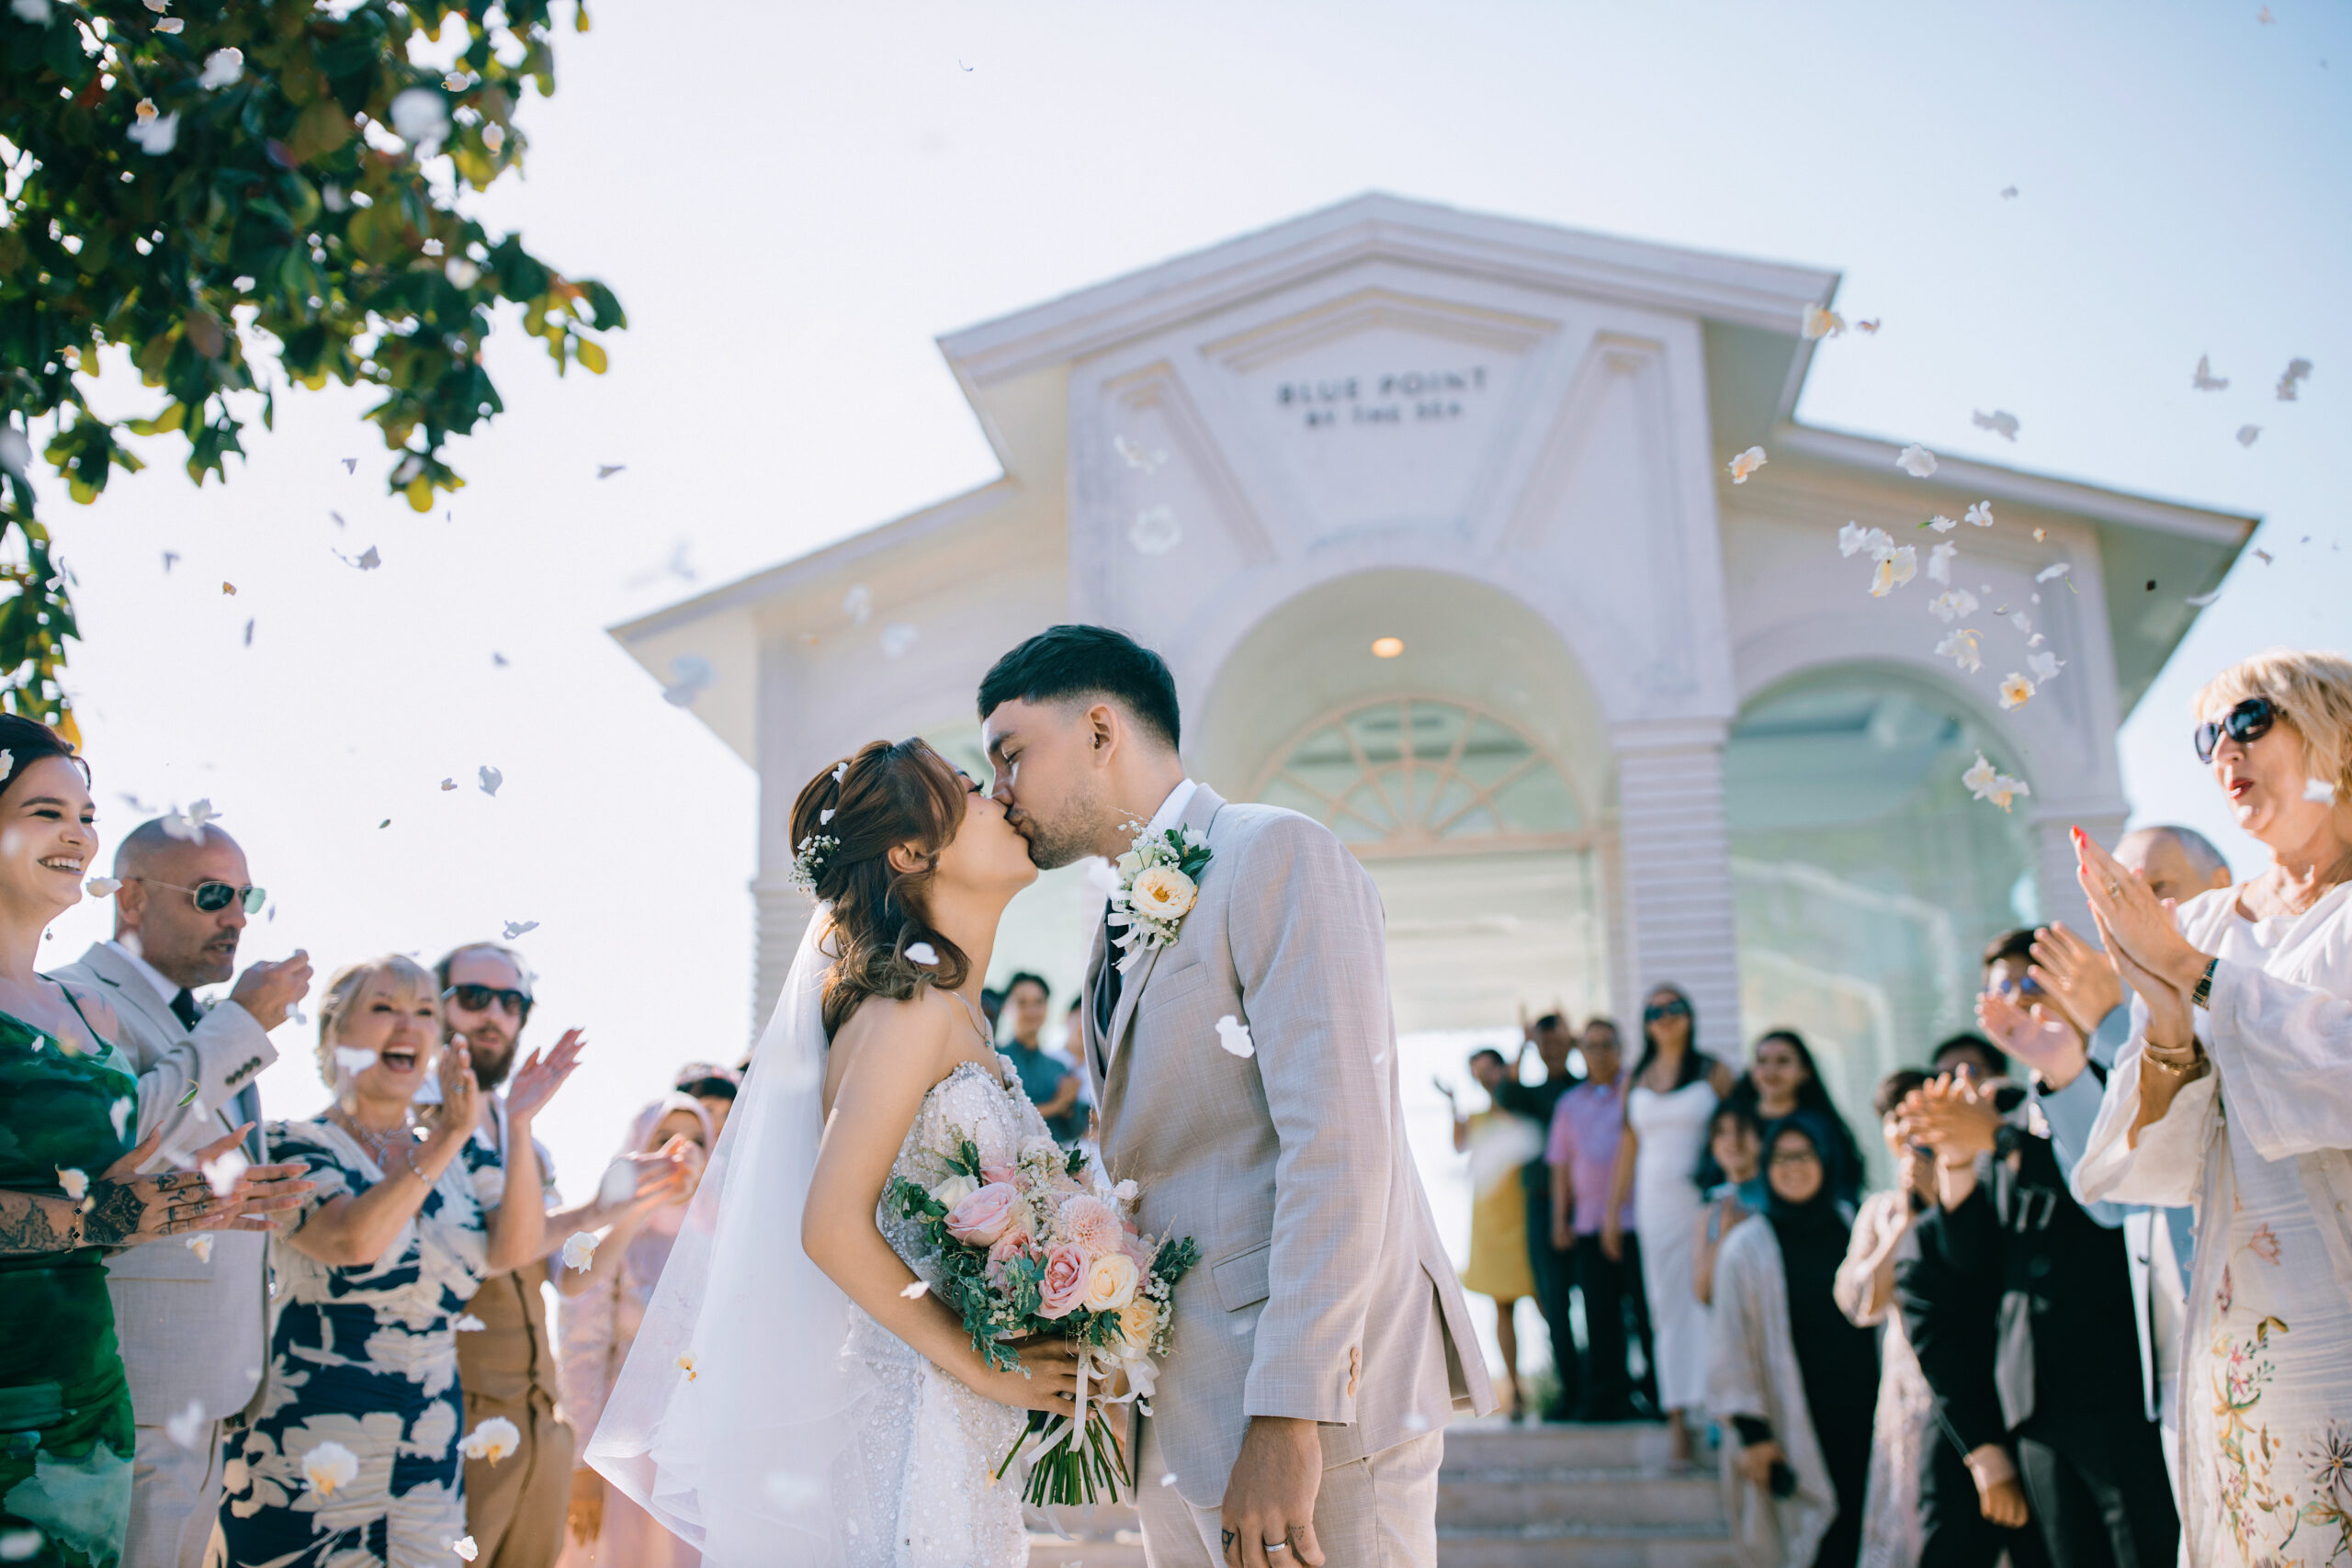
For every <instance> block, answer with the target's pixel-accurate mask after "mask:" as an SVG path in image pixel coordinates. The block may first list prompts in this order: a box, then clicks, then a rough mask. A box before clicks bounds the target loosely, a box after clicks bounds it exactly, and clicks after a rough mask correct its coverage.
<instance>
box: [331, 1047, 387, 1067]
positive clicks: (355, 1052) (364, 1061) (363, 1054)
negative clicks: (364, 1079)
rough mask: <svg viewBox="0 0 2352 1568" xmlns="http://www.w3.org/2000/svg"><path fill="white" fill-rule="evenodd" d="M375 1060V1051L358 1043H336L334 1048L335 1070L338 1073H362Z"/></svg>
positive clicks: (374, 1063)
mask: <svg viewBox="0 0 2352 1568" xmlns="http://www.w3.org/2000/svg"><path fill="white" fill-rule="evenodd" d="M376 1062H377V1056H376V1053H375V1052H373V1051H369V1050H367V1049H365V1048H364V1047H361V1046H358V1045H338V1046H336V1047H335V1048H334V1065H335V1070H336V1071H337V1072H339V1073H364V1072H366V1071H367V1070H368V1068H370V1067H372V1066H375V1065H376Z"/></svg>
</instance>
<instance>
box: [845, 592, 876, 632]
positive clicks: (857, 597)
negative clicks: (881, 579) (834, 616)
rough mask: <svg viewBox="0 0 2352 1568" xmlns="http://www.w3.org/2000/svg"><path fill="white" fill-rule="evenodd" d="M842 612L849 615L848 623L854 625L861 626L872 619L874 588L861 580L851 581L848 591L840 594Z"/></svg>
mask: <svg viewBox="0 0 2352 1568" xmlns="http://www.w3.org/2000/svg"><path fill="white" fill-rule="evenodd" d="M842 615H847V616H848V617H849V624H850V625H851V626H864V625H865V623H866V622H868V621H870V620H872V619H873V618H874V590H872V589H871V588H868V587H867V586H865V584H864V583H863V582H854V583H852V584H851V585H850V590H849V592H846V593H844V594H842Z"/></svg>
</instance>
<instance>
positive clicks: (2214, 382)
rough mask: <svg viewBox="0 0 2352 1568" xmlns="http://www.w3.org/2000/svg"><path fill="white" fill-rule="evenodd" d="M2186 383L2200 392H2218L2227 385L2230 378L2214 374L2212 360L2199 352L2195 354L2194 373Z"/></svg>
mask: <svg viewBox="0 0 2352 1568" xmlns="http://www.w3.org/2000/svg"><path fill="white" fill-rule="evenodd" d="M2188 384H2189V385H2190V386H2191V387H2194V388H2195V389H2197V390H2199V391H2200V392H2218V391H2221V390H2222V389H2225V388H2227V387H2228V386H2229V384H2230V378H2228V377H2227V376H2216V375H2214V374H2213V362H2212V360H2211V358H2210V357H2209V356H2207V355H2202V354H2200V355H2198V356H2197V371H2196V374H2195V375H2193V376H2191V377H2190V378H2189V379H2188Z"/></svg>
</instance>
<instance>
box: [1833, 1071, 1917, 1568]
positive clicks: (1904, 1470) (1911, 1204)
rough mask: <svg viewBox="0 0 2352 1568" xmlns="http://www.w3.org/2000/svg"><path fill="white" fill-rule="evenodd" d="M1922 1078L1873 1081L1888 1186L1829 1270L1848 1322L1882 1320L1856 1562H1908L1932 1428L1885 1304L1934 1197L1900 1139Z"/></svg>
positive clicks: (1899, 1075) (1864, 1210)
mask: <svg viewBox="0 0 2352 1568" xmlns="http://www.w3.org/2000/svg"><path fill="white" fill-rule="evenodd" d="M1927 1081H1928V1075H1927V1074H1925V1073H1923V1072H1920V1071H1918V1070H1917V1068H1914V1067H1904V1068H1900V1069H1898V1070H1897V1071H1895V1072H1892V1073H1889V1074H1888V1075H1887V1076H1886V1077H1884V1078H1883V1079H1881V1080H1880V1081H1879V1086H1878V1092H1877V1093H1876V1094H1874V1095H1872V1096H1871V1109H1873V1110H1875V1111H1877V1112H1878V1117H1879V1134H1880V1136H1882V1137H1883V1138H1884V1139H1885V1140H1886V1150H1887V1153H1888V1154H1889V1155H1891V1156H1894V1187H1893V1188H1891V1189H1890V1190H1886V1191H1883V1192H1873V1193H1871V1195H1870V1196H1869V1197H1868V1198H1865V1199H1864V1200H1862V1206H1861V1210H1860V1213H1857V1214H1856V1215H1855V1217H1854V1234H1853V1238H1852V1239H1851V1240H1850V1241H1849V1243H1848V1244H1847V1247H1846V1261H1845V1262H1844V1263H1843V1264H1842V1265H1840V1266H1839V1268H1838V1310H1839V1311H1841V1312H1843V1313H1844V1314H1846V1316H1847V1317H1848V1319H1849V1320H1850V1321H1851V1322H1852V1323H1854V1324H1855V1325H1856V1326H1858V1327H1863V1328H1869V1327H1873V1326H1875V1325H1879V1324H1882V1323H1883V1324H1884V1325H1886V1329H1885V1332H1884V1334H1883V1337H1881V1338H1880V1340H1879V1377H1878V1415H1877V1417H1876V1419H1875V1421H1874V1422H1873V1423H1872V1425H1871V1465H1870V1485H1869V1489H1868V1492H1867V1495H1866V1498H1865V1501H1864V1503H1863V1506H1862V1542H1861V1568H1916V1565H1917V1562H1919V1558H1920V1553H1921V1551H1922V1539H1923V1530H1922V1519H1921V1514H1920V1509H1919V1475H1920V1471H1921V1469H1922V1468H1923V1467H1924V1466H1925V1465H1926V1464H1927V1463H1928V1458H1929V1445H1930V1444H1932V1443H1937V1442H1939V1441H1940V1436H1939V1433H1938V1432H1937V1431H1936V1429H1935V1419H1936V1402H1935V1395H1934V1394H1933V1393H1930V1392H1929V1390H1928V1381H1927V1379H1926V1378H1925V1377H1923V1376H1921V1375H1920V1372H1919V1359H1918V1358H1917V1356H1916V1355H1914V1354H1913V1353H1912V1350H1911V1341H1910V1338H1909V1337H1908V1336H1906V1335H1905V1333H1904V1331H1903V1314H1901V1313H1899V1312H1896V1311H1895V1310H1894V1271H1895V1269H1896V1267H1897V1265H1898V1264H1900V1263H1902V1262H1904V1261H1905V1260H1906V1259H1908V1258H1914V1257H1917V1254H1918V1250H1919V1248H1918V1244H1917V1238H1916V1237H1915V1236H1914V1235H1913V1234H1912V1222H1913V1221H1915V1220H1917V1218H1918V1216H1919V1215H1920V1214H1922V1213H1925V1212H1926V1211H1927V1209H1928V1206H1929V1205H1930V1204H1932V1203H1934V1202H1935V1201H1936V1168H1935V1161H1934V1159H1933V1157H1932V1156H1928V1155H1926V1154H1923V1153H1922V1152H1921V1151H1920V1150H1919V1149H1917V1148H1916V1147H1914V1146H1913V1145H1911V1144H1910V1143H1909V1142H1908V1141H1906V1140H1905V1138H1904V1136H1903V1127H1902V1122H1901V1119H1900V1117H1899V1115H1898V1114H1897V1113H1898V1111H1900V1110H1901V1107H1902V1104H1903V1100H1904V1097H1905V1096H1906V1095H1908V1094H1909V1093H1910V1092H1911V1091H1912V1090H1913V1089H1917V1088H1918V1087H1919V1086H1920V1085H1922V1084H1924V1083H1926V1082H1927Z"/></svg>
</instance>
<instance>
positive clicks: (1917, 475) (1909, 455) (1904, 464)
mask: <svg viewBox="0 0 2352 1568" xmlns="http://www.w3.org/2000/svg"><path fill="white" fill-rule="evenodd" d="M1894 466H1895V467H1896V468H1901V469H1902V470H1903V471H1904V472H1905V473H1906V474H1909V475H1910V476H1911V477H1912V478H1913V479H1926V478H1927V477H1928V475H1929V474H1932V473H1934V472H1935V471H1936V455H1935V454H1934V453H1933V452H1930V451H1928V449H1927V448H1926V447H1925V446H1920V445H1919V444H1918V443H1917V441H1914V442H1913V443H1911V445H1910V446H1905V448H1904V449H1903V450H1902V451H1900V452H1897V453H1896V454H1895V455H1894Z"/></svg>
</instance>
